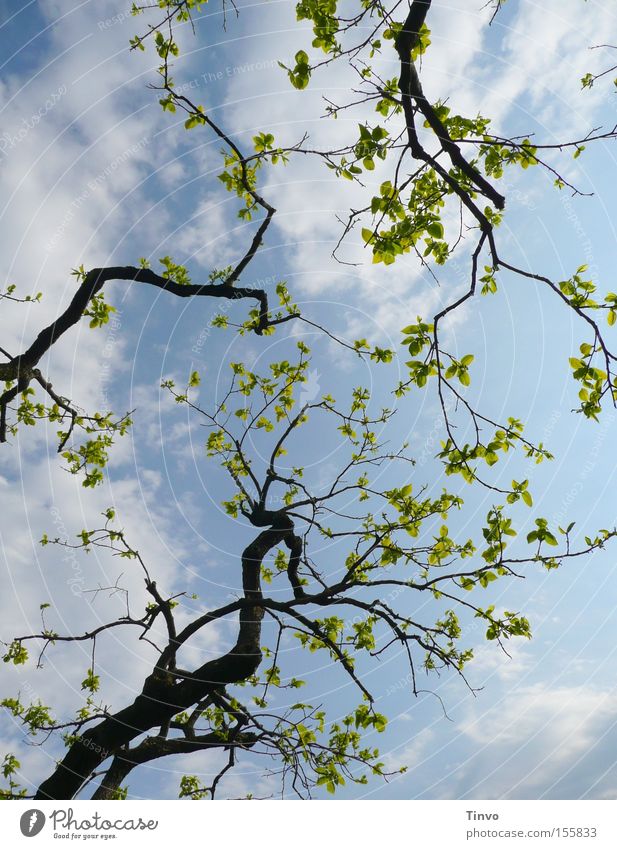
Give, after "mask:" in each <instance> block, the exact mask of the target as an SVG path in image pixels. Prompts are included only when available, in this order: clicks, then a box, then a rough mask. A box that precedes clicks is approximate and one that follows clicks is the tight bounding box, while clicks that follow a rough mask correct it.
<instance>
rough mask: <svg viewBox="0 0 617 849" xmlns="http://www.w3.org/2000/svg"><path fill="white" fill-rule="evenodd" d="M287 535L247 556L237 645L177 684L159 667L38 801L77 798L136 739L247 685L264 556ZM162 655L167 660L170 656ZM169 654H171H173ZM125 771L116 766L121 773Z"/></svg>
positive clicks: (268, 533) (265, 535)
mask: <svg viewBox="0 0 617 849" xmlns="http://www.w3.org/2000/svg"><path fill="white" fill-rule="evenodd" d="M288 534H289V529H288V528H287V527H285V528H270V529H268V530H265V531H262V532H261V533H260V534H259V535H258V536H257V537H256V539H254V540H253V542H251V543H250V544H249V545H248V546H247V547H246V548H245V550H244V552H243V555H242V586H243V591H244V597H245V598H246V599H250V600H254V601H255V602H256V604H255V605H254V606H253V605H250V606H247V607H246V608H244V609H242V610H241V611H240V615H239V631H238V639H237V641H236V644H235V646H234V647H233V648H232V649H231V650H230V651H229V652H228V653H227V654H225V655H223V656H222V657H220V658H216V659H215V660H211V661H208V662H207V663H204V664H203V666H201V667H199V668H198V669H196V670H195V671H194V672H193V673H191V674H190V675H189V676H186V677H184V678H183V680H181V681H180V682H179V683H174V674H173V671H172V670H168V669H165V668H164V667H161V666H160V665H158V664H157V666H156V667H155V669H154V671H153V672H152V674H151V675H149V676H148V678H147V679H146V681H145V683H144V687H143V691H142V693H141V694H140V695H139V696H138V697H137V698H136V699H135V701H134V702H133V704H131V705H129V706H128V707H126V708H124V709H123V710H121V711H119V712H118V713H116V714H114V715H113V716H109V717H108V718H107V719H104V720H103V721H102V722H101V723H99V724H98V725H96V726H94V727H93V728H90V729H89V730H88V731H86V732H84V734H82V735H81V736H80V737H79V739H78V740H77V741H76V742H74V743H73V745H72V746H71V747H70V749H69V751H68V752H67V754H66V755H65V757H64V758H63V760H62V761H61V762H60V763H59V764H58V765H57V767H56V769H55V770H54V772H53V773H52V774H51V775H50V776H49V778H48V779H47V780H46V781H44V782H43V783H42V784H41V786H40V787H39V789H38V791H37V793H36V795H35V797H34V798H35V799H63V800H68V799H72V798H74V796H75V795H76V794H77V793H78V791H79V789H80V787H81V786H82V785H83V783H84V782H85V781H87V780H88V778H89V777H90V776H91V774H92V773H93V772H94V771H95V770H96V769H97V768H98V767H100V765H101V764H102V763H103V762H104V761H106V760H107V759H108V758H109V757H111V756H113V755H116V754H117V753H119V752H120V750H121V749H122V748H123V747H126V746H128V744H129V743H130V742H131V741H132V740H134V739H135V738H136V737H139V736H140V735H141V734H143V733H145V732H146V731H149V730H150V729H151V728H156V727H161V726H164V725H165V724H166V723H168V722H169V721H170V720H171V719H172V718H173V717H174V716H175V715H176V714H177V713H179V712H181V711H184V710H187V709H188V708H190V707H191V706H192V705H194V704H197V703H198V702H200V701H201V700H202V699H204V698H205V697H207V696H208V695H209V694H210V693H212V692H214V691H216V690H218V689H220V688H222V687H224V686H226V685H228V684H233V683H236V682H238V681H244V680H245V679H247V678H249V677H250V676H251V675H253V674H254V673H255V672H256V670H257V669H258V667H259V665H260V663H261V659H262V653H261V621H262V619H263V615H264V610H263V607H262V606H260V605H259V601H260V600H261V599H262V598H263V596H262V593H261V583H260V570H261V563H262V560H263V558H264V557H265V555H266V554H267V553H268V552H269V551H270V550H271V549H272V548H274V547H275V546H277V545H280V543H282V542H283V541H284V539H285V537H286V536H287V535H288ZM163 654H164V655H166V656H169V652H166V653H165V652H164V653H163ZM171 654H172V656H173V651H172V652H171ZM161 657H163V655H162V656H161ZM176 677H177V676H176ZM155 739H156V738H155ZM122 757H125V759H126V757H130V756H125V755H123V756H122ZM123 768H124V767H122V765H120V764H119V765H118V774H119V775H120V774H121V772H122V769H123Z"/></svg>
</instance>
